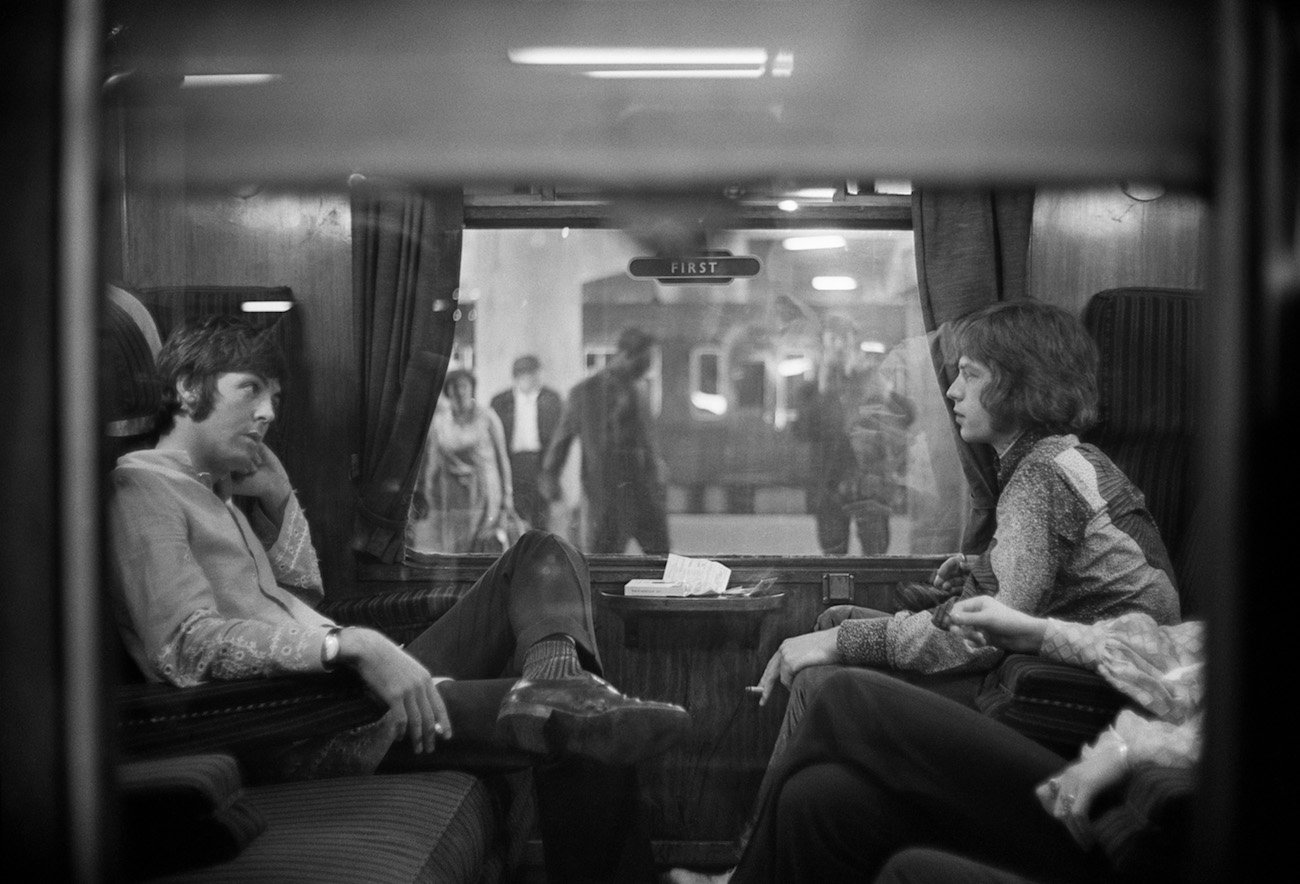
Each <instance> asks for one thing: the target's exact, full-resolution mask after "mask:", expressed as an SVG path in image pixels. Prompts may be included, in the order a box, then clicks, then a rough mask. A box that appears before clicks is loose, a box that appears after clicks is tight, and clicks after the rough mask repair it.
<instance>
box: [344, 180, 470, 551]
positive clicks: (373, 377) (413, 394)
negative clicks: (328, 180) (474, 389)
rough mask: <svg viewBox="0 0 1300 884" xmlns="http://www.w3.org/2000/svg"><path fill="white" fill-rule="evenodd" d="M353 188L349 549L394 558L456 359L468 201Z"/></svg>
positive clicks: (453, 195)
mask: <svg viewBox="0 0 1300 884" xmlns="http://www.w3.org/2000/svg"><path fill="white" fill-rule="evenodd" d="M349 187H350V194H351V206H352V290H353V303H354V310H355V317H354V318H355V321H356V328H357V333H358V349H359V353H360V367H361V414H362V424H361V438H360V440H359V442H360V445H359V447H360V450H359V453H358V454H357V455H356V457H355V461H354V464H353V470H354V481H355V487H356V494H357V508H356V531H355V536H354V541H353V547H354V549H356V550H357V551H358V552H360V553H363V554H366V555H369V556H371V557H373V558H375V559H378V560H379V561H382V562H397V561H400V560H401V559H402V556H403V554H404V552H405V547H406V518H407V512H408V510H409V509H410V504H411V493H412V491H413V490H414V488H415V479H416V472H417V470H418V469H419V465H420V459H421V454H422V452H423V450H424V442H425V438H426V436H427V435H428V431H429V422H430V421H431V420H432V418H433V409H434V405H435V404H436V403H437V399H438V393H439V391H440V390H441V389H442V383H443V379H444V378H445V377H446V375H447V364H448V362H449V360H450V358H451V352H452V337H453V334H454V332H455V320H454V314H455V310H456V298H457V295H458V292H457V286H458V285H459V283H460V255H461V236H462V232H463V229H464V209H463V204H464V197H463V193H462V191H460V190H459V189H456V190H439V191H417V190H415V189H412V188H410V187H406V186H404V185H400V184H395V183H392V182H383V181H376V180H373V179H366V178H364V177H362V176H360V175H354V176H352V179H351V181H350V182H349Z"/></svg>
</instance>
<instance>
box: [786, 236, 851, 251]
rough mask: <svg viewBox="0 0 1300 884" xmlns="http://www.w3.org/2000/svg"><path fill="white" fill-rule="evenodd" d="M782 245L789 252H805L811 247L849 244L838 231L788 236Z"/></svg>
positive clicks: (836, 247)
mask: <svg viewBox="0 0 1300 884" xmlns="http://www.w3.org/2000/svg"><path fill="white" fill-rule="evenodd" d="M781 245H782V246H784V247H785V249H786V251H789V252H803V251H808V250H810V249H842V248H844V247H845V245H847V243H845V241H844V237H842V236H840V235H839V234H838V233H827V234H814V235H809V236H788V237H786V238H785V239H783V240H782V241H781Z"/></svg>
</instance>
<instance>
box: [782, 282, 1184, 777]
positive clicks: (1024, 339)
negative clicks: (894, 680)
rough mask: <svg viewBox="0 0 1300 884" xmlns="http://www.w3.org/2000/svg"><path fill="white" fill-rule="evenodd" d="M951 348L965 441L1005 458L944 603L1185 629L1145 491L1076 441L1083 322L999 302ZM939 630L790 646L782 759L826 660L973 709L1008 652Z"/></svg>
mask: <svg viewBox="0 0 1300 884" xmlns="http://www.w3.org/2000/svg"><path fill="white" fill-rule="evenodd" d="M954 349H955V353H954V355H955V356H956V357H957V360H956V361H957V369H958V374H957V379H956V380H955V381H954V382H953V383H952V385H951V386H950V387H949V388H948V391H947V396H948V398H949V399H951V400H952V403H953V415H954V419H955V421H956V423H957V426H958V428H959V429H960V433H961V437H962V439H963V440H965V441H966V442H967V443H970V444H972V445H988V446H990V447H991V448H992V449H993V452H994V453H995V454H996V457H997V489H998V498H997V511H996V526H997V527H996V529H995V532H994V535H993V540H992V542H991V543H990V544H989V545H988V547H987V548H986V549H984V550H983V551H982V552H979V553H978V554H969V555H963V554H957V555H954V556H951V557H949V558H948V559H947V560H946V561H944V563H943V564H942V565H941V566H940V568H939V569H938V573H937V575H936V576H935V579H934V583H935V586H936V587H937V588H938V589H940V590H942V591H943V592H944V593H948V594H951V595H950V597H949V598H948V599H947V601H946V602H945V604H947V605H951V604H952V603H953V600H954V597H955V598H961V599H969V598H975V597H979V596H993V597H995V598H997V599H998V600H999V601H1000V602H1002V603H1003V604H1005V605H1006V606H1008V607H1010V608H1012V609H1014V610H1017V611H1022V612H1025V613H1027V614H1032V615H1034V616H1037V617H1057V618H1061V619H1064V620H1071V621H1074V622H1079V623H1092V622H1095V621H1097V620H1102V619H1106V618H1111V617H1117V616H1119V615H1121V614H1126V613H1145V614H1148V615H1150V616H1151V618H1152V619H1153V620H1154V621H1155V622H1156V623H1159V624H1169V623H1176V622H1178V619H1179V603H1178V593H1177V590H1176V589H1175V587H1174V582H1173V577H1172V566H1171V564H1170V561H1169V555H1168V553H1167V552H1166V550H1165V546H1164V543H1163V541H1162V540H1161V538H1160V533H1159V529H1158V528H1157V527H1156V524H1155V521H1154V520H1153V519H1152V517H1151V514H1150V513H1149V512H1148V511H1147V509H1146V505H1145V499H1144V498H1143V496H1142V492H1141V491H1140V490H1138V489H1137V488H1136V487H1135V486H1134V485H1133V483H1132V482H1130V481H1129V480H1128V478H1127V477H1126V476H1125V475H1124V474H1123V473H1122V472H1121V471H1120V469H1119V468H1118V467H1117V466H1115V464H1114V463H1113V462H1112V461H1111V460H1110V458H1108V457H1107V456H1106V455H1105V454H1104V453H1103V452H1101V451H1100V450H1098V449H1097V448H1095V447H1094V446H1092V445H1088V444H1084V443H1082V442H1080V441H1079V438H1078V435H1077V434H1079V433H1081V432H1083V431H1084V430H1086V429H1088V428H1089V427H1091V426H1092V425H1093V424H1094V423H1095V422H1096V419H1097V380H1096V375H1097V362H1098V357H1097V349H1096V345H1095V344H1094V343H1093V341H1092V339H1091V338H1090V337H1089V335H1088V332H1087V330H1086V329H1084V327H1083V325H1082V323H1081V322H1080V321H1079V320H1078V318H1077V317H1075V316H1074V315H1073V314H1071V313H1069V312H1067V311H1065V310H1063V309H1061V308H1059V307H1055V306H1052V305H1048V304H1044V303H1041V302H1038V301H1032V300H1023V301H1007V302H1002V303H998V304H995V305H991V306H989V307H986V308H984V309H982V310H980V311H978V312H976V313H974V314H972V315H971V316H970V317H967V318H966V319H964V320H962V321H961V322H960V323H958V324H957V327H956V329H955V335H954ZM955 504H956V502H954V505H955ZM934 621H935V611H934V610H924V611H919V612H911V611H902V612H899V613H896V614H894V615H892V616H890V615H887V614H884V613H882V612H878V611H872V610H869V609H865V608H856V607H852V606H837V607H835V608H831V609H829V610H828V611H826V612H825V613H824V614H823V615H822V617H821V618H819V621H818V624H817V625H818V628H817V629H816V630H815V631H813V632H811V633H808V634H806V635H799V636H795V637H793V638H789V639H786V640H785V641H784V642H782V644H781V646H780V647H779V648H778V649H777V651H776V653H775V654H773V656H772V658H771V660H770V661H769V662H768V664H767V668H766V669H765V671H764V672H763V674H762V677H761V679H760V681H759V685H760V687H761V688H762V702H764V703H766V702H767V700H768V699H769V697H770V696H771V693H772V691H773V689H774V687H775V686H776V684H777V683H778V682H779V683H781V684H784V685H786V686H787V687H790V689H791V696H790V700H789V703H788V704H787V707H786V718H785V722H784V723H783V725H782V729H781V733H780V736H779V737H778V741H777V747H776V750H775V751H774V753H773V758H774V759H775V758H777V757H778V756H779V755H780V752H781V750H782V747H783V745H784V744H785V742H786V741H787V740H788V739H789V737H790V735H791V734H792V733H793V731H794V728H795V726H796V725H797V723H798V721H799V718H800V717H801V716H802V713H803V710H804V709H805V708H806V707H807V705H808V703H809V702H810V701H811V698H812V696H813V695H815V693H816V691H817V689H818V685H819V684H820V683H821V681H822V680H824V679H825V678H826V677H828V676H829V675H830V673H831V672H832V671H833V670H834V666H828V665H825V664H848V665H854V666H872V667H877V668H880V669H885V670H889V671H891V672H893V673H895V674H896V676H897V677H901V678H904V679H906V680H909V681H914V682H917V683H919V684H922V685H924V686H926V687H930V688H933V689H936V690H939V691H940V692H941V693H944V694H946V695H947V696H949V697H950V698H952V699H956V700H959V701H960V702H964V703H966V704H967V705H972V704H973V700H974V695H975V690H976V688H977V687H978V684H979V682H980V673H982V672H984V671H987V670H988V669H991V668H993V667H994V666H995V665H996V664H997V663H998V662H999V661H1000V660H1001V658H1002V656H1003V652H1002V651H1001V650H999V649H998V648H996V647H988V646H985V647H978V648H975V647H971V646H969V645H968V643H966V642H963V641H962V640H961V639H960V638H958V637H956V636H953V635H950V634H949V633H948V632H946V631H945V630H943V629H940V628H938V627H937V626H936V624H935V622H934Z"/></svg>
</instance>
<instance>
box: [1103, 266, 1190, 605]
mask: <svg viewBox="0 0 1300 884" xmlns="http://www.w3.org/2000/svg"><path fill="white" fill-rule="evenodd" d="M1201 301H1202V295H1201V294H1200V293H1199V292H1195V291H1189V290H1186V289H1168V288H1118V289H1108V290H1106V291H1103V292H1099V293H1098V294H1096V295H1094V296H1093V298H1092V300H1091V301H1089V302H1088V306H1087V308H1086V309H1085V311H1084V315H1083V321H1084V324H1085V325H1086V326H1087V328H1088V330H1089V331H1090V332H1091V333H1092V335H1093V337H1094V339H1095V340H1096V341H1097V346H1098V348H1099V350H1100V351H1101V365H1100V371H1099V377H1098V381H1099V387H1100V398H1101V420H1100V422H1099V423H1098V424H1097V426H1096V427H1095V428H1094V429H1093V430H1092V431H1091V432H1090V433H1089V434H1088V435H1087V437H1086V441H1088V442H1091V443H1093V444H1094V445H1096V446H1097V447H1098V448H1100V449H1101V450H1102V451H1104V452H1106V454H1107V455H1109V456H1110V458H1111V459H1112V460H1114V461H1115V463H1116V464H1117V465H1118V466H1119V468H1120V469H1122V470H1123V471H1124V473H1125V474H1126V475H1127V476H1128V477H1129V478H1130V479H1131V480H1132V481H1133V483H1134V484H1136V485H1137V486H1138V488H1140V489H1141V490H1142V493H1143V494H1144V495H1145V496H1146V502H1147V509H1148V510H1150V512H1151V514H1152V516H1153V517H1154V518H1155V520H1156V524H1157V525H1158V526H1159V527H1160V534H1161V536H1162V537H1163V538H1164V541H1165V545H1166V547H1167V548H1168V550H1169V555H1170V558H1171V559H1172V560H1173V563H1174V569H1175V576H1176V577H1177V580H1178V583H1179V591H1180V594H1181V596H1182V600H1183V607H1184V616H1187V615H1188V613H1189V611H1188V609H1189V608H1194V607H1196V605H1195V596H1196V590H1195V588H1194V586H1193V584H1194V582H1195V577H1196V573H1195V572H1196V570H1197V569H1195V568H1194V567H1192V566H1191V565H1190V562H1191V559H1192V558H1193V554H1194V552H1195V549H1194V542H1192V541H1191V540H1190V538H1191V536H1192V534H1193V533H1194V532H1193V531H1192V522H1193V510H1194V509H1195V506H1196V498H1195V489H1196V487H1197V482H1196V478H1195V475H1194V473H1195V470H1194V463H1193V461H1194V457H1193V439H1194V434H1195V430H1196V424H1197V415H1196V408H1197V384H1196V376H1197V370H1198V365H1199V364H1200V363H1201V362H1203V360H1202V359H1200V358H1199V356H1198V353H1199V342H1200V323H1201V312H1202V308H1201Z"/></svg>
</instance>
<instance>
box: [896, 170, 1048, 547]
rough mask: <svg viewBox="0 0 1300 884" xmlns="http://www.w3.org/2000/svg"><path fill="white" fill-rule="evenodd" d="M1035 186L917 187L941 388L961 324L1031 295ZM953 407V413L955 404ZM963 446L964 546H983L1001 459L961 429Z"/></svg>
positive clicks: (951, 368)
mask: <svg viewBox="0 0 1300 884" xmlns="http://www.w3.org/2000/svg"><path fill="white" fill-rule="evenodd" d="M1033 208H1034V192H1033V190H1032V189H1028V188H1025V189H1006V190H996V191H995V190H983V189H971V190H945V189H931V188H916V189H914V190H913V192H912V225H913V231H914V234H915V237H916V278H917V283H918V285H919V287H920V294H921V311H922V314H923V316H924V317H925V328H926V331H927V332H928V333H930V355H931V357H932V358H933V360H934V368H935V372H936V374H937V375H938V378H939V385H940V389H941V390H943V391H947V389H948V387H949V386H950V385H951V384H952V382H953V380H954V379H955V378H956V376H957V357H958V356H959V355H960V354H957V353H955V352H953V347H952V331H953V326H954V323H955V322H956V321H958V320H960V319H961V318H962V317H964V316H967V315H969V314H970V313H973V312H974V311H976V310H978V309H980V308H981V307H984V306H986V305H988V304H992V303H994V302H996V301H1008V300H1013V299H1016V298H1025V297H1028V279H1027V277H1028V263H1029V229H1030V225H1031V223H1032V221H1033ZM944 401H945V402H946V403H947V404H948V413H949V415H950V416H951V414H952V403H951V401H949V400H948V399H947V397H945V398H944ZM953 433H954V435H955V437H956V440H957V452H958V455H959V457H960V459H961V464H962V471H963V472H964V473H965V475H966V481H967V484H968V485H969V486H970V494H971V499H970V512H969V515H968V518H967V522H966V528H965V531H964V532H963V536H962V551H963V552H982V551H983V550H984V549H985V548H986V547H987V546H988V544H989V541H990V540H992V539H993V529H994V527H995V524H994V508H995V506H996V504H997V462H996V459H995V457H994V454H993V449H992V448H991V447H990V446H988V445H968V444H967V443H966V442H964V441H962V438H961V436H960V435H959V434H958V433H957V425H956V422H954V423H953Z"/></svg>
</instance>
